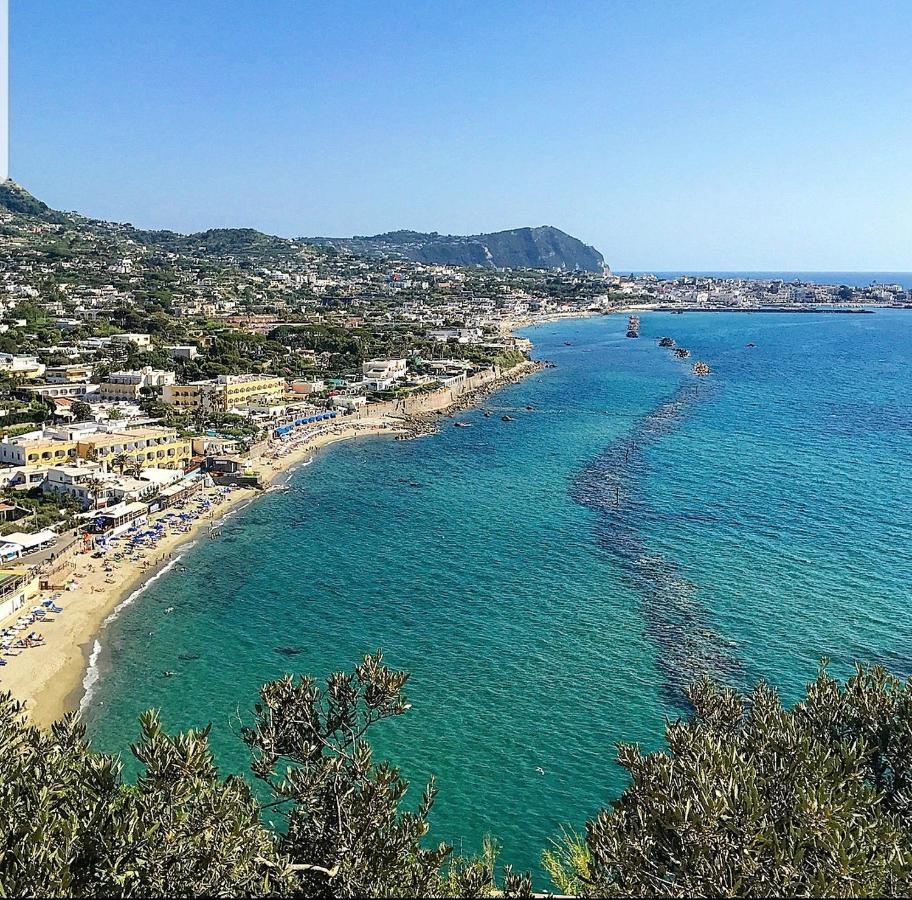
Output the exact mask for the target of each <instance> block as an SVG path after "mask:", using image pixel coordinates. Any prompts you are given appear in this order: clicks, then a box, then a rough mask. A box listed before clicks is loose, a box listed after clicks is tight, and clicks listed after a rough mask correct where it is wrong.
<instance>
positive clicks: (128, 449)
mask: <svg viewBox="0 0 912 900" xmlns="http://www.w3.org/2000/svg"><path fill="white" fill-rule="evenodd" d="M76 447H77V452H78V453H79V457H80V459H88V460H92V461H93V462H100V463H106V464H107V465H108V466H113V465H115V464H117V465H119V461H120V457H123V458H124V460H123V461H124V463H125V465H126V466H131V465H135V464H137V463H138V464H139V465H141V466H143V467H145V466H154V467H155V468H157V469H184V468H186V466H187V465H188V463H189V462H190V458H191V456H192V455H193V451H192V448H191V446H190V439H189V438H182V437H180V436H179V435H178V433H177V431H176V430H175V429H173V428H136V429H133V430H131V431H116V432H99V433H98V434H91V435H87V436H86V437H84V438H82V439H81V440H80V441H79V442H78V443H77V445H76Z"/></svg>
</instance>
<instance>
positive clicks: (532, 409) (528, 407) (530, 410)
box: [526, 404, 535, 412]
mask: <svg viewBox="0 0 912 900" xmlns="http://www.w3.org/2000/svg"><path fill="white" fill-rule="evenodd" d="M526 409H527V410H529V412H535V407H534V406H532V405H531V404H529V406H527V407H526Z"/></svg>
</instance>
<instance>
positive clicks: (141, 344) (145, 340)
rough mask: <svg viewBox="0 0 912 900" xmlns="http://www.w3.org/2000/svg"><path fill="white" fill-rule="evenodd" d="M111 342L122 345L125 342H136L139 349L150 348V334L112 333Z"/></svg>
mask: <svg viewBox="0 0 912 900" xmlns="http://www.w3.org/2000/svg"><path fill="white" fill-rule="evenodd" d="M111 343H112V344H120V345H122V346H123V345H126V344H136V346H137V347H138V348H139V349H140V350H151V349H152V336H151V335H148V334H140V333H138V332H133V333H124V334H112V335H111Z"/></svg>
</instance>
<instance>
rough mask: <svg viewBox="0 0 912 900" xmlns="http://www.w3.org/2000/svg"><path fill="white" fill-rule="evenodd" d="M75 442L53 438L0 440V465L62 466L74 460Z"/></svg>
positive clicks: (75, 452) (25, 437)
mask: <svg viewBox="0 0 912 900" xmlns="http://www.w3.org/2000/svg"><path fill="white" fill-rule="evenodd" d="M76 455H77V448H76V442H75V441H60V440H56V439H55V438H53V437H45V436H41V437H27V436H23V437H18V438H12V439H9V438H3V439H2V440H0V465H6V466H39V465H43V464H47V463H57V464H64V463H67V462H70V461H71V460H74V459H76Z"/></svg>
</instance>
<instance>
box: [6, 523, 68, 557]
mask: <svg viewBox="0 0 912 900" xmlns="http://www.w3.org/2000/svg"><path fill="white" fill-rule="evenodd" d="M57 539H58V536H57V534H56V533H55V532H53V531H51V530H50V529H49V528H46V529H44V531H38V532H35V533H34V534H30V533H28V532H25V531H14V532H13V533H12V534H8V535H5V536H4V537H3V538H2V543H0V559H2V560H3V561H4V562H9V561H10V560H12V559H21V558H22V557H23V556H28V555H29V554H31V553H39V552H40V551H41V550H48V549H50V548H51V547H53V546H54V545H55V544H56V543H57Z"/></svg>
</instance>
